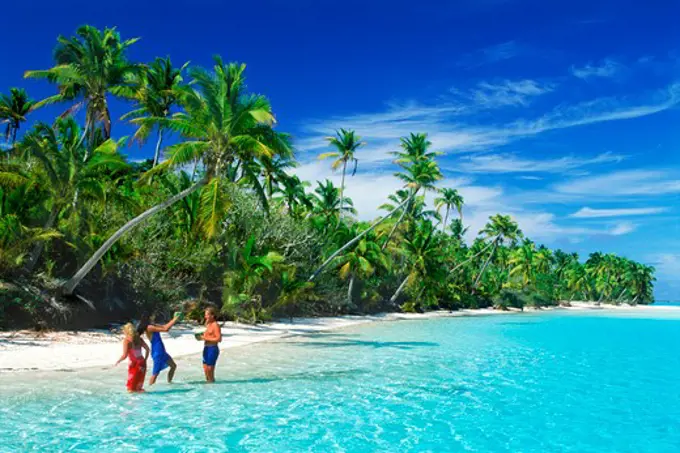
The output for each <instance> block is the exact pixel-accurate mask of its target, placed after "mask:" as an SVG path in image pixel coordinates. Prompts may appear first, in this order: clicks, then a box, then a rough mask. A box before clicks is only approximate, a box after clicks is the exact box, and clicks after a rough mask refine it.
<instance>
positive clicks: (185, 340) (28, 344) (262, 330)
mask: <svg viewBox="0 0 680 453" xmlns="http://www.w3.org/2000/svg"><path fill="white" fill-rule="evenodd" d="M553 310H566V311H583V310H592V311H614V312H620V313H632V314H634V313H638V314H639V313H646V314H653V315H655V316H659V315H661V316H663V315H664V314H665V315H672V316H676V315H677V316H679V317H680V306H672V305H636V306H630V305H604V304H602V305H599V306H598V305H597V304H596V303H594V302H572V303H571V306H570V307H565V306H560V307H550V308H544V309H540V310H535V309H526V310H525V311H524V313H536V312H543V311H546V312H547V311H553ZM519 313H521V312H520V311H519V310H516V309H515V310H510V311H501V310H494V309H489V308H486V309H477V310H470V309H465V310H459V311H453V312H449V311H434V312H428V313H423V314H411V313H387V314H379V315H366V316H338V317H326V318H297V319H294V320H293V322H274V323H268V324H264V325H256V326H252V325H247V324H237V323H233V322H227V323H225V325H224V327H223V332H224V335H225V338H224V340H223V342H222V345H221V346H220V347H221V349H229V348H234V347H238V346H245V345H249V344H254V343H259V342H263V341H269V340H274V339H278V338H283V337H291V336H297V335H304V334H310V333H317V332H324V331H329V330H334V329H340V328H344V327H350V326H356V325H360V324H366V323H375V322H386V321H400V320H418V319H433V318H450V317H473V316H492V315H507V314H519ZM679 319H680V318H679ZM199 328H200V327H199V326H192V325H188V324H183V325H179V326H177V327H175V328H174V329H173V330H172V331H171V332H170V333H169V334H163V337H164V342H165V344H166V347H167V350H168V352H169V353H170V354H171V355H172V356H173V357H175V358H179V357H185V356H190V355H197V354H200V353H201V351H202V346H203V345H202V343H201V342H198V341H196V340H195V339H194V337H193V332H194V330H197V329H199ZM121 338H122V337H121V336H120V335H119V334H116V333H113V332H109V331H105V330H90V331H81V332H65V331H63V332H50V333H36V332H32V331H8V332H0V373H16V372H22V371H71V370H79V369H86V368H94V367H109V366H112V365H113V363H114V362H115V360H116V359H117V358H118V356H119V355H120V352H121V346H120V341H121Z"/></svg>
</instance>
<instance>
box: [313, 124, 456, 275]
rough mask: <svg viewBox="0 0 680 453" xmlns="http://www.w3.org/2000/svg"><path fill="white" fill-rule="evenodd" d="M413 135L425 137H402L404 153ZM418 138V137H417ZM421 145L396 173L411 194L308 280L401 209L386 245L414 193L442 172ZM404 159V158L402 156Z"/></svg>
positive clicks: (428, 187) (384, 246) (340, 250)
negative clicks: (402, 171)
mask: <svg viewBox="0 0 680 453" xmlns="http://www.w3.org/2000/svg"><path fill="white" fill-rule="evenodd" d="M414 137H426V136H425V135H424V134H411V139H402V146H403V147H405V149H406V151H407V152H406V153H405V154H406V155H407V154H408V152H409V149H410V148H408V147H409V146H410V145H409V143H412V139H413V138H414ZM418 140H420V139H418ZM425 142H426V143H427V146H429V142H427V141H426V140H425ZM423 145H424V143H423V144H422V145H420V144H419V145H418V146H417V147H416V148H414V149H413V150H412V157H411V158H410V159H411V160H409V161H408V162H411V163H410V164H409V163H407V161H406V160H404V161H403V162H402V164H403V165H402V166H403V168H404V169H405V170H406V171H405V173H397V174H396V176H397V177H399V178H400V179H402V180H403V181H404V182H405V183H406V184H405V187H406V188H407V189H408V190H410V191H411V195H410V196H409V197H408V198H407V199H406V200H405V201H403V202H402V203H401V204H400V205H398V206H396V207H395V208H394V209H393V210H392V211H391V212H389V213H388V214H387V215H386V216H383V217H381V218H378V219H377V220H376V221H375V222H373V223H372V224H371V225H370V226H369V227H368V228H367V229H366V230H364V231H363V232H361V233H359V234H358V235H357V236H356V237H355V238H354V239H352V240H350V241H349V242H347V243H346V244H345V245H343V246H342V247H340V248H339V249H338V250H336V251H335V252H334V253H333V254H331V256H329V257H328V258H327V259H326V261H324V262H323V263H322V264H321V266H319V267H318V268H317V269H316V270H315V271H314V272H313V273H312V275H310V277H309V281H312V280H314V279H315V278H316V277H317V276H318V275H319V274H320V273H321V272H322V271H323V270H324V269H325V268H326V266H328V265H329V264H330V263H331V262H332V261H333V260H334V259H335V257H336V256H338V255H340V254H341V253H342V252H344V251H345V250H346V249H347V248H349V247H351V246H352V245H354V244H355V243H356V242H358V241H360V240H361V238H362V237H363V236H364V235H365V234H368V233H369V232H370V231H373V230H374V229H375V228H376V227H378V225H380V224H382V223H383V222H384V221H385V220H387V219H389V218H390V217H392V216H393V215H394V214H396V213H397V212H399V211H400V210H402V209H403V211H401V212H402V213H401V216H400V218H399V220H398V221H397V223H396V224H395V225H394V227H393V228H392V231H391V232H390V235H389V236H388V238H387V241H386V242H385V243H383V247H382V248H383V250H384V249H385V248H386V247H387V244H388V243H389V241H390V238H391V236H392V235H393V234H394V232H395V231H396V229H397V227H398V226H399V224H400V223H401V221H402V220H403V218H404V216H405V214H406V212H407V211H408V210H409V206H410V203H411V202H412V200H413V199H414V198H415V196H416V194H417V193H418V191H419V190H420V189H425V190H430V189H433V188H434V183H435V181H437V180H439V179H441V178H442V177H443V176H442V173H441V170H440V169H439V166H438V165H437V163H436V162H435V161H434V156H435V155H436V154H437V153H432V152H427V146H425V148H424V150H423ZM404 159H406V158H404ZM397 161H400V162H401V161H402V157H401V155H399V158H398V159H397Z"/></svg>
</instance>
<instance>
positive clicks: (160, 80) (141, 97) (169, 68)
mask: <svg viewBox="0 0 680 453" xmlns="http://www.w3.org/2000/svg"><path fill="white" fill-rule="evenodd" d="M188 65H189V63H184V65H182V66H181V67H179V68H176V67H174V66H173V65H172V62H171V61H170V58H156V59H155V60H154V61H153V62H152V63H151V64H150V65H149V66H148V67H145V68H144V69H143V70H141V71H139V73H138V74H136V77H135V81H134V83H133V86H131V87H120V88H119V89H118V90H117V92H118V93H119V94H122V95H124V96H125V97H126V98H128V99H131V100H133V101H134V102H135V107H136V108H135V109H134V110H133V111H131V112H129V113H126V114H125V115H123V116H122V117H121V119H122V120H128V119H134V118H143V117H155V118H167V117H169V116H170V114H171V113H172V109H173V107H175V105H176V103H177V96H178V90H179V87H180V86H181V84H182V81H183V79H182V72H183V71H184V70H185V69H186V68H187V66H188ZM152 126H153V124H152V123H149V122H147V123H143V125H142V126H140V127H139V128H138V129H137V131H136V132H135V134H134V136H133V137H132V138H133V140H136V141H138V142H139V143H140V144H143V143H145V142H146V141H147V139H148V138H149V134H150V133H151V131H152V129H151V127H152ZM163 132H164V130H163V128H162V127H157V140H156V150H155V152H154V155H153V165H152V166H153V167H155V166H156V165H158V161H159V159H160V155H161V146H162V144H163Z"/></svg>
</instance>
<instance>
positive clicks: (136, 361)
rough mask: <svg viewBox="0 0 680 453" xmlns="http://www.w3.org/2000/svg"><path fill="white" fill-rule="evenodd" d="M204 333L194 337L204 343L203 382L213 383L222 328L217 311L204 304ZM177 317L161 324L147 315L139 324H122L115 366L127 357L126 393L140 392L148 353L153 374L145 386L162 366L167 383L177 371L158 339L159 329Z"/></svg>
mask: <svg viewBox="0 0 680 453" xmlns="http://www.w3.org/2000/svg"><path fill="white" fill-rule="evenodd" d="M204 316H205V326H206V329H205V332H204V333H202V334H197V335H196V339H197V340H201V341H203V342H204V346H203V372H204V373H205V380H206V381H207V382H215V365H216V364H217V358H218V357H219V355H220V350H219V347H218V344H219V343H220V342H221V341H222V330H221V329H220V326H219V325H218V324H217V312H216V310H215V308H213V307H208V308H207V309H206V310H205V314H204ZM178 320H179V317H178V316H175V317H174V318H172V320H170V322H168V323H167V324H165V325H157V324H151V323H150V322H149V319H148V317H144V318H143V319H142V320H141V321H140V323H139V325H138V326H137V327H135V326H134V325H133V324H132V323H128V324H126V325H125V326H124V327H123V332H124V333H125V338H124V339H123V354H122V355H121V357H120V358H119V359H118V361H117V362H116V365H118V364H119V363H120V362H122V361H123V360H125V359H126V358H127V359H129V360H130V362H129V365H128V380H127V390H128V392H143V391H144V380H145V378H146V362H147V359H148V358H149V354H151V358H152V359H153V373H152V374H151V379H149V385H153V384H154V383H155V382H156V379H158V375H159V374H160V372H161V371H163V370H164V369H166V368H170V370H169V371H168V382H169V383H170V382H172V379H173V378H174V376H175V371H176V370H177V364H176V363H175V361H174V360H173V359H172V357H170V354H168V353H167V351H166V350H165V345H164V344H163V340H162V339H161V332H167V331H169V330H170V329H171V328H172V327H173V326H174V325H175V323H176V322H177V321H178ZM143 336H146V338H147V339H148V340H149V342H150V343H151V349H149V346H148V345H147V344H146V341H144V338H143Z"/></svg>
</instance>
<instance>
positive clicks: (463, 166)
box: [457, 153, 625, 173]
mask: <svg viewBox="0 0 680 453" xmlns="http://www.w3.org/2000/svg"><path fill="white" fill-rule="evenodd" d="M624 158H625V156H621V155H618V154H613V153H603V154H600V155H598V156H595V157H591V158H580V157H576V156H565V157H561V158H559V159H526V158H522V157H519V156H517V155H514V154H485V155H472V156H468V157H466V158H464V159H463V160H462V162H460V163H458V164H457V168H458V169H459V170H460V171H464V172H471V173H565V172H568V171H570V170H574V169H577V168H582V167H586V166H589V165H598V164H605V163H616V162H621V161H622V160H623V159H624Z"/></svg>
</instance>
